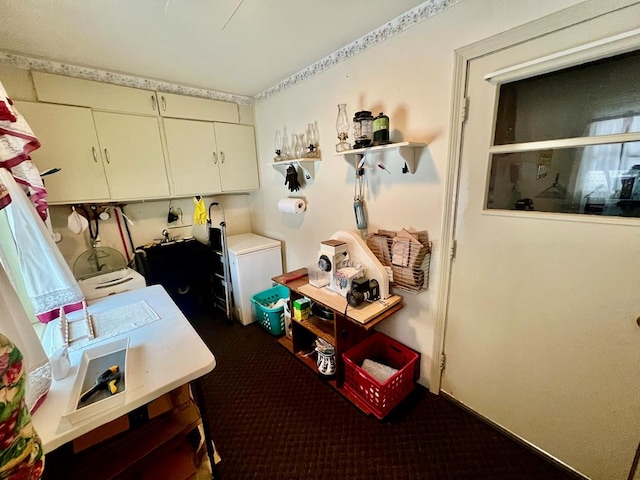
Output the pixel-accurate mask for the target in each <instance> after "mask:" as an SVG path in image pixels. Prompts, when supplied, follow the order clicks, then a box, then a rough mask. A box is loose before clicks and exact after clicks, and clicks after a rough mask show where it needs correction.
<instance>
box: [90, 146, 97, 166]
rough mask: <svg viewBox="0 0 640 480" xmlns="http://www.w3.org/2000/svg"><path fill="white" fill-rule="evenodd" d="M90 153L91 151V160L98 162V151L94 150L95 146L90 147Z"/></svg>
mask: <svg viewBox="0 0 640 480" xmlns="http://www.w3.org/2000/svg"><path fill="white" fill-rule="evenodd" d="M91 153H93V161H94V162H96V163H98V152H96V147H91Z"/></svg>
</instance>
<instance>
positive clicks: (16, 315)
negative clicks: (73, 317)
mask: <svg viewBox="0 0 640 480" xmlns="http://www.w3.org/2000/svg"><path fill="white" fill-rule="evenodd" d="M0 312H2V315H1V316H0V333H1V334H2V335H4V336H5V337H7V338H9V339H10V340H11V341H12V342H13V343H15V344H16V345H17V346H18V348H19V349H20V351H21V352H22V355H23V364H22V367H23V369H24V371H25V372H26V373H27V385H26V393H25V401H26V403H27V407H28V408H29V410H30V411H31V412H33V411H34V410H35V409H36V407H37V406H38V405H39V404H40V402H41V401H42V399H43V398H44V396H45V395H46V394H47V392H48V391H49V387H50V386H51V366H50V364H49V359H48V358H47V355H46V354H45V351H44V349H43V348H42V344H41V343H40V339H39V338H38V336H37V335H36V332H35V330H34V329H33V326H32V325H31V322H30V321H29V318H28V317H27V314H26V313H25V311H24V308H23V306H22V303H20V299H19V298H18V295H17V294H16V291H15V290H14V287H13V286H12V284H11V282H10V281H9V278H8V277H7V274H6V273H5V271H4V269H3V268H2V266H1V265H0Z"/></svg>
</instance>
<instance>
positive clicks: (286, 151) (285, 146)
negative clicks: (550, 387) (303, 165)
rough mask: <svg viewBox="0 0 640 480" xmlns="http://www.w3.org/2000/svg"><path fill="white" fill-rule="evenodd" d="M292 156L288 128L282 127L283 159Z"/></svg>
mask: <svg viewBox="0 0 640 480" xmlns="http://www.w3.org/2000/svg"><path fill="white" fill-rule="evenodd" d="M290 158H291V150H290V149H289V140H288V138H287V129H286V128H284V129H282V158H281V160H289V159H290Z"/></svg>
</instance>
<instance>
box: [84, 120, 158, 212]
mask: <svg viewBox="0 0 640 480" xmlns="http://www.w3.org/2000/svg"><path fill="white" fill-rule="evenodd" d="M93 118H94V120H95V123H96V130H97V131H98V139H99V140H100V148H101V151H102V154H103V156H104V161H105V165H104V167H105V172H106V174H107V182H108V183H109V190H110V192H111V198H112V199H113V200H133V199H148V198H154V197H163V196H167V195H169V185H168V183H167V172H166V168H165V164H164V155H163V152H162V141H161V138H160V126H159V124H158V119H157V118H155V117H140V116H136V115H123V114H119V113H107V112H93Z"/></svg>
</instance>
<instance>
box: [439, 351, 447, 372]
mask: <svg viewBox="0 0 640 480" xmlns="http://www.w3.org/2000/svg"><path fill="white" fill-rule="evenodd" d="M446 364H447V356H446V355H445V354H444V352H443V353H441V354H440V371H443V370H444V367H445V366H446Z"/></svg>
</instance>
